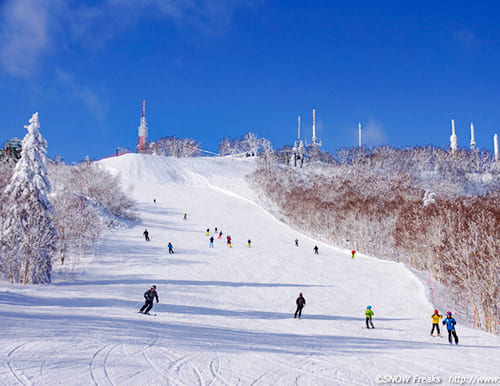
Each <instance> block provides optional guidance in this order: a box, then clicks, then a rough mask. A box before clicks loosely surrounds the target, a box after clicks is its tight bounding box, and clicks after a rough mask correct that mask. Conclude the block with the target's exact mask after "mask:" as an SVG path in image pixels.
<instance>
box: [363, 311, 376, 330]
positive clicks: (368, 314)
mask: <svg viewBox="0 0 500 386" xmlns="http://www.w3.org/2000/svg"><path fill="white" fill-rule="evenodd" d="M365 316H366V328H370V326H372V328H375V326H374V325H373V322H372V316H373V310H372V306H366V311H365Z"/></svg>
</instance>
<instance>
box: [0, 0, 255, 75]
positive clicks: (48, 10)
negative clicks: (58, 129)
mask: <svg viewBox="0 0 500 386" xmlns="http://www.w3.org/2000/svg"><path fill="white" fill-rule="evenodd" d="M253 4H254V3H252V2H251V1H249V0H180V1H179V0H177V1H175V0H140V1H137V0H100V1H96V2H94V3H93V4H92V5H86V4H85V5H82V4H81V2H80V1H78V0H67V1H65V0H7V1H6V3H4V5H3V6H2V8H0V23H1V26H2V27H1V28H0V44H1V46H0V62H1V64H2V66H3V68H4V69H5V70H6V71H7V72H8V73H9V74H11V75H13V76H21V77H28V76H30V75H32V74H33V73H35V72H36V69H37V64H38V63H39V62H40V60H41V59H42V58H44V56H45V54H47V52H48V51H51V50H53V51H56V50H58V49H60V47H67V46H70V45H72V44H78V45H82V46H84V47H91V46H93V47H96V46H100V47H102V46H103V45H105V44H106V43H107V42H108V41H109V40H110V39H113V38H114V37H116V36H119V35H120V34H122V33H123V32H124V31H126V30H127V29H128V28H130V27H131V26H133V25H135V24H137V23H140V22H141V21H143V20H148V19H154V18H156V19H166V20H170V21H171V22H174V23H175V24H176V25H177V26H181V27H186V26H194V27H195V29H196V30H197V31H199V32H200V33H202V34H206V35H218V34H221V33H224V32H225V31H226V30H227V28H228V26H229V25H230V22H231V18H232V15H233V13H234V11H235V10H236V9H237V8H239V7H241V6H252V5H253Z"/></svg>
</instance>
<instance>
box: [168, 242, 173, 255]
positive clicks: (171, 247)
mask: <svg viewBox="0 0 500 386" xmlns="http://www.w3.org/2000/svg"><path fill="white" fill-rule="evenodd" d="M167 247H168V253H174V246H173V245H172V243H171V242H170V241H169V242H168V245H167Z"/></svg>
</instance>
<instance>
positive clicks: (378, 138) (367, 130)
mask: <svg viewBox="0 0 500 386" xmlns="http://www.w3.org/2000/svg"><path fill="white" fill-rule="evenodd" d="M357 138H358V130H357V128H356V139H357ZM357 142H358V141H357V140H356V143H357ZM361 142H362V145H363V146H377V145H387V144H388V137H387V135H386V133H385V132H384V131H383V125H382V124H380V123H378V122H375V121H374V120H371V121H368V122H367V123H365V124H362V126H361Z"/></svg>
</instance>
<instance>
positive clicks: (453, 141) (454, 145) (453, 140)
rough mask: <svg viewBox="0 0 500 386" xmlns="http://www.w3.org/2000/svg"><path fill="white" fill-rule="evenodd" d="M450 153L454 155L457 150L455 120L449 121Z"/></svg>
mask: <svg viewBox="0 0 500 386" xmlns="http://www.w3.org/2000/svg"><path fill="white" fill-rule="evenodd" d="M450 148H451V152H452V153H455V152H456V151H457V150H458V145H457V136H456V135H455V120H454V119H452V120H451V135H450Z"/></svg>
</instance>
